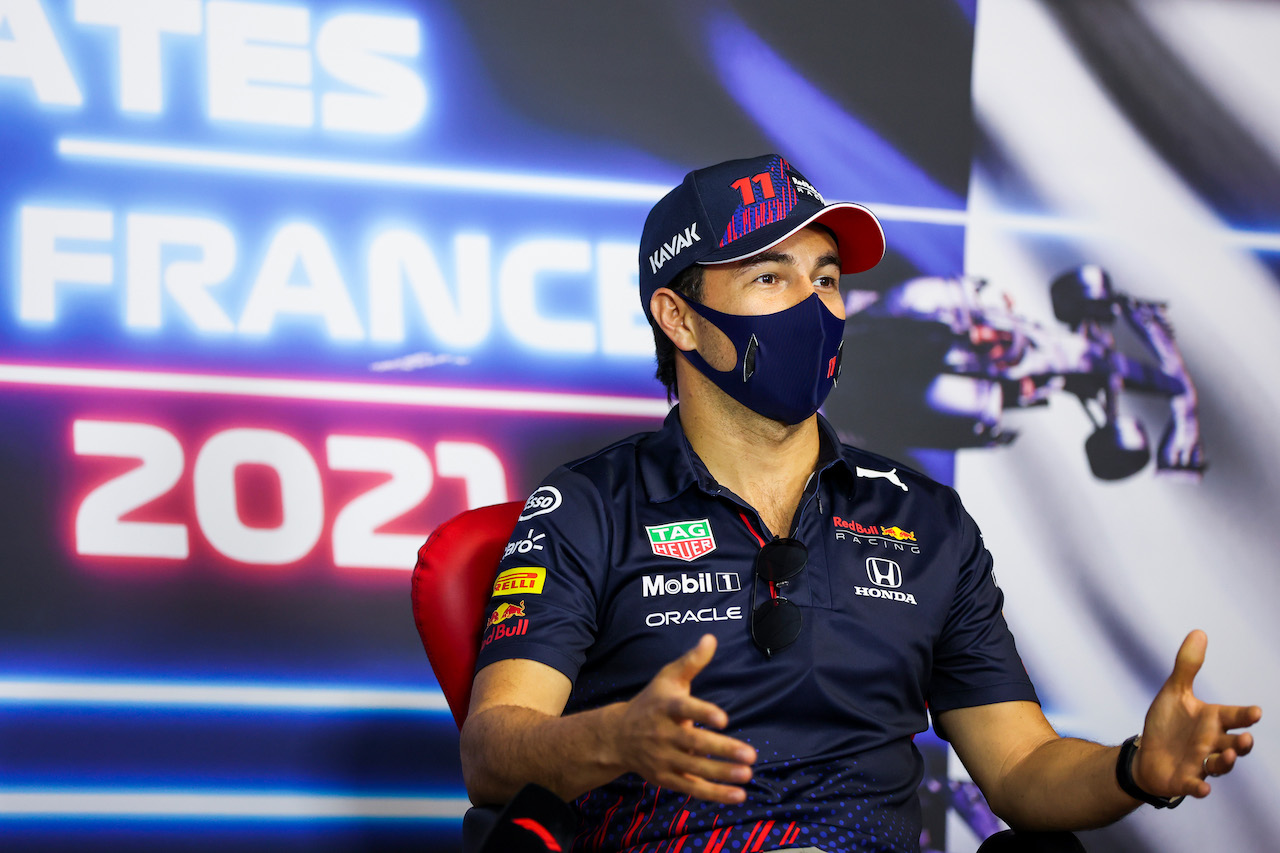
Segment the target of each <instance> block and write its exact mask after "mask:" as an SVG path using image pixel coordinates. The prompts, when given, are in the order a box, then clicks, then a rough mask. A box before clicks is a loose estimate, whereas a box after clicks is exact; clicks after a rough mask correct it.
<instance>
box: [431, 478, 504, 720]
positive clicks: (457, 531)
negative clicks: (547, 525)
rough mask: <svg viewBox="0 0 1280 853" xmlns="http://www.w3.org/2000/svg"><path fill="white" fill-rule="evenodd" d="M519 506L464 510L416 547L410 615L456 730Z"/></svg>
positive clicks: (462, 717)
mask: <svg viewBox="0 0 1280 853" xmlns="http://www.w3.org/2000/svg"><path fill="white" fill-rule="evenodd" d="M523 507H524V504H523V503H521V502H520V501H513V502H511V503H505V504H497V505H495V506H483V507H479V508H477V509H470V510H467V511H466V512H463V513H460V514H459V515H456V516H454V517H453V518H451V519H449V520H448V521H446V522H445V523H444V524H441V525H440V526H439V527H437V528H436V529H435V532H433V533H432V534H431V536H430V537H429V538H428V539H427V541H426V543H424V544H423V546H422V547H421V548H419V549H418V565H417V566H415V567H414V569H413V586H412V592H411V594H412V596H413V621H414V624H416V625H417V626H418V636H419V637H421V638H422V647H423V648H424V649H425V650H426V652H427V659H428V660H430V661H431V669H432V671H433V672H435V674H436V681H438V682H439V683H440V690H441V692H443V693H444V698H445V701H447V702H448V703H449V710H450V711H452V712H453V720H454V722H456V723H457V724H458V728H459V730H461V728H462V723H463V721H464V720H466V718H467V708H468V706H469V705H470V703H471V678H472V676H473V675H474V674H475V668H476V656H477V655H478V654H479V653H480V635H481V634H482V633H483V632H484V615H485V610H486V605H487V604H488V603H489V594H490V593H491V592H492V591H493V579H494V576H495V575H497V572H498V562H499V561H500V560H501V559H502V549H503V548H504V547H505V546H506V544H507V541H508V540H509V539H510V538H511V532H512V531H513V530H515V527H516V518H517V517H518V516H519V515H520V510H521V509H522V508H523Z"/></svg>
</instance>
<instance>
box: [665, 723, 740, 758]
mask: <svg viewBox="0 0 1280 853" xmlns="http://www.w3.org/2000/svg"><path fill="white" fill-rule="evenodd" d="M676 746H678V747H679V748H680V749H681V750H683V751H684V752H686V753H691V754H693V755H702V756H711V757H713V758H717V759H723V760H724V761H734V762H738V763H740V764H755V762H756V759H757V758H759V755H758V754H757V753H756V750H755V747H753V746H752V745H751V744H749V743H745V742H743V741H740V740H738V739H737V738H731V737H729V736H728V735H721V734H716V733H715V732H709V731H706V730H705V729H686V730H684V731H683V732H681V733H680V736H679V738H678V739H677V740H676Z"/></svg>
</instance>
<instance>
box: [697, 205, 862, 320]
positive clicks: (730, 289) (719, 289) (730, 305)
mask: <svg viewBox="0 0 1280 853" xmlns="http://www.w3.org/2000/svg"><path fill="white" fill-rule="evenodd" d="M814 293H816V294H818V297H819V298H820V299H821V300H822V301H823V303H824V304H825V305H826V306H827V310H828V311H830V312H831V313H832V314H835V315H836V316H837V317H840V318H841V319H843V318H844V300H843V299H842V298H841V296H840V254H839V251H838V250H837V248H836V241H835V238H834V237H832V236H831V232H830V231H828V230H826V229H825V228H822V227H820V226H819V227H815V226H812V225H810V226H809V227H807V228H802V229H801V230H800V231H798V232H796V233H795V234H792V235H791V236H790V237H788V238H787V239H786V240H783V241H782V242H781V243H779V244H777V245H776V246H774V247H772V248H770V249H768V250H766V251H764V252H761V253H760V254H758V255H756V256H754V257H752V258H748V259H747V260H745V261H737V262H735V263H732V264H709V265H707V267H706V269H705V272H704V273H703V290H702V304H703V305H706V306H707V307H709V308H714V309H715V310H717V311H723V312H724V313H726V314H773V313H776V312H778V311H782V310H785V309H787V308H790V307H791V306H793V305H796V304H798V303H800V302H802V301H803V300H805V299H808V298H809V296H810V295H811V294H814Z"/></svg>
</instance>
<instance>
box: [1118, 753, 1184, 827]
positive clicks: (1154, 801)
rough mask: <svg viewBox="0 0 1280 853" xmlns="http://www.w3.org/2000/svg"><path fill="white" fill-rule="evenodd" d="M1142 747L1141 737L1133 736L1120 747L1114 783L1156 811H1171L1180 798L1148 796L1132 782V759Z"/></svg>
mask: <svg viewBox="0 0 1280 853" xmlns="http://www.w3.org/2000/svg"><path fill="white" fill-rule="evenodd" d="M1140 746H1142V735H1134V736H1133V737H1131V738H1129V739H1128V740H1127V741H1125V742H1124V743H1122V744H1121V745H1120V757H1119V758H1117V759H1116V781H1117V782H1119V783H1120V788H1121V789H1122V790H1123V791H1124V792H1125V793H1126V794H1128V795H1129V796H1131V797H1133V798H1134V799H1135V800H1142V802H1144V803H1149V804H1151V805H1153V806H1155V807H1156V808H1158V809H1172V808H1175V807H1176V806H1177V805H1178V803H1181V802H1182V800H1183V798H1182V797H1157V796H1154V795H1152V794H1148V793H1147V792H1146V791H1144V790H1142V789H1141V788H1139V787H1138V783H1137V782H1135V781H1133V757H1134V756H1135V755H1137V753H1138V747H1140Z"/></svg>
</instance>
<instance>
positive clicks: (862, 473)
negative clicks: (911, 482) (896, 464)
mask: <svg viewBox="0 0 1280 853" xmlns="http://www.w3.org/2000/svg"><path fill="white" fill-rule="evenodd" d="M854 473H856V474H857V475H858V476H859V477H866V478H867V479H868V480H876V479H880V480H888V481H889V482H890V483H893V484H894V485H895V486H897V487H898V488H899V489H902V491H904V492H905V491H907V485H906V483H904V482H902V481H901V480H899V479H898V469H897V468H890V469H889V470H888V471H873V470H871V469H870V468H855V469H854Z"/></svg>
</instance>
